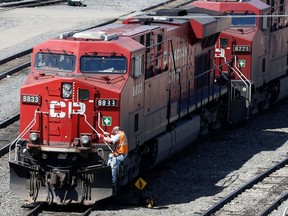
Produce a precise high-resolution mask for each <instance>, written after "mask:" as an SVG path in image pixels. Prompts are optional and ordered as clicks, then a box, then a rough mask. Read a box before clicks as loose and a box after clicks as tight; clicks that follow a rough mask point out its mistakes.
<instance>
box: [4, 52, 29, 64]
mask: <svg viewBox="0 0 288 216" xmlns="http://www.w3.org/2000/svg"><path fill="white" fill-rule="evenodd" d="M30 53H32V48H30V49H27V50H24V51H22V52H19V53H17V54H14V55H11V56H9V57H7V58H4V59H2V60H0V65H3V64H5V63H7V62H9V61H12V60H14V59H16V58H19V57H22V56H25V55H28V54H30Z"/></svg>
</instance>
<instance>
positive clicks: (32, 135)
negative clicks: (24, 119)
mask: <svg viewBox="0 0 288 216" xmlns="http://www.w3.org/2000/svg"><path fill="white" fill-rule="evenodd" d="M38 138H39V137H38V134H37V133H31V134H30V135H29V139H30V140H31V141H32V142H35V141H37V140H38Z"/></svg>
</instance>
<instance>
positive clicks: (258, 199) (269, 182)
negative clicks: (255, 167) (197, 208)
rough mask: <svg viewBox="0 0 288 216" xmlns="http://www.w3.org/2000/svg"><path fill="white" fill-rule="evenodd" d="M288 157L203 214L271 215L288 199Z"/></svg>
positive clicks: (206, 215) (203, 215)
mask: <svg viewBox="0 0 288 216" xmlns="http://www.w3.org/2000/svg"><path fill="white" fill-rule="evenodd" d="M287 172H288V158H285V159H284V160H282V161H281V162H279V163H277V164H276V165H274V166H273V167H271V168H270V169H268V170H267V171H265V172H263V173H261V174H259V175H258V176H256V177H255V178H253V179H252V180H251V181H249V182H247V183H246V184H244V185H243V186H241V187H240V188H239V189H237V190H235V191H234V192H232V193H230V194H229V195H228V196H226V197H224V198H223V199H222V200H220V201H219V202H218V203H216V204H215V205H213V206H212V207H211V208H209V209H208V210H207V211H206V212H204V213H203V214H202V216H209V215H212V214H213V215H261V216H266V215H269V213H271V212H272V211H273V210H276V209H277V208H278V206H280V205H281V203H282V202H284V201H285V200H287V199H288V189H287V183H288V178H287Z"/></svg>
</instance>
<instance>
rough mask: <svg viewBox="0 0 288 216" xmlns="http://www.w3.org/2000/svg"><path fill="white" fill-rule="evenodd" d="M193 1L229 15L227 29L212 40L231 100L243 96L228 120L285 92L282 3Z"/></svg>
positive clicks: (287, 59)
mask: <svg viewBox="0 0 288 216" xmlns="http://www.w3.org/2000/svg"><path fill="white" fill-rule="evenodd" d="M270 3H271V4H272V5H271V7H270V6H269V4H270ZM192 5H194V6H196V7H200V8H207V9H210V10H211V9H213V10H215V11H219V12H223V13H225V14H226V15H228V16H230V17H231V19H232V20H231V28H229V29H226V30H224V31H222V32H221V33H220V36H219V38H218V40H217V42H216V44H215V53H216V63H217V65H219V70H218V75H221V76H225V77H226V78H228V79H229V80H230V81H231V88H232V91H234V93H233V92H231V99H232V100H234V99H236V100H239V98H241V99H240V100H242V103H243V102H244V101H243V99H244V98H245V103H246V106H245V109H246V111H245V110H243V109H242V110H241V109H239V111H237V113H234V114H233V113H231V121H233V120H237V118H239V117H240V116H241V115H239V113H242V114H243V115H247V114H253V113H257V112H258V110H259V109H260V110H263V109H267V108H269V106H270V105H271V103H274V102H276V101H278V100H281V99H283V98H284V97H286V96H287V94H288V91H287V86H288V76H287V75H288V46H287V44H288V17H287V15H286V16H285V14H287V11H288V4H287V1H286V3H285V1H284V0H279V1H271V2H270V1H267V4H265V3H264V2H261V1H258V0H249V1H235V0H231V1H195V2H193V3H192ZM229 60H231V61H229ZM228 62H229V64H224V63H228ZM222 65H223V66H222ZM216 73H217V72H216ZM239 93H240V94H239ZM239 95H241V97H239ZM239 103H241V102H239ZM239 108H243V106H239ZM235 114H236V115H235ZM232 116H233V117H232ZM237 116H238V117H237Z"/></svg>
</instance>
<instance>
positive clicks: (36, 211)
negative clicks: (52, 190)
mask: <svg viewBox="0 0 288 216" xmlns="http://www.w3.org/2000/svg"><path fill="white" fill-rule="evenodd" d="M46 206H47V203H37V204H36V206H35V207H34V208H33V209H32V210H31V211H30V212H29V213H28V214H27V215H26V216H36V215H38V214H39V213H41V212H42V211H43V210H44V208H45V207H46Z"/></svg>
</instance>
